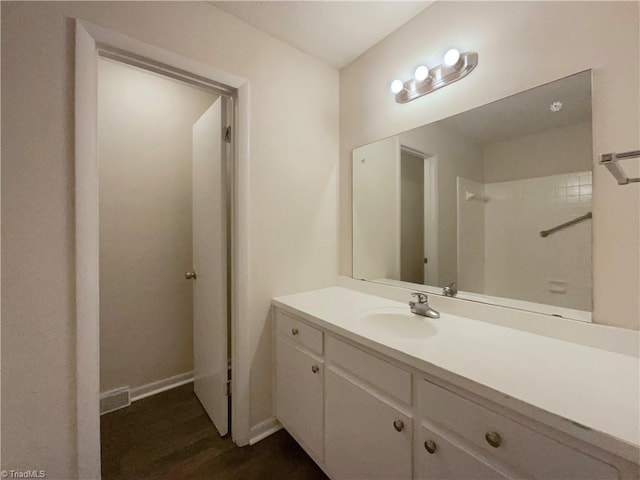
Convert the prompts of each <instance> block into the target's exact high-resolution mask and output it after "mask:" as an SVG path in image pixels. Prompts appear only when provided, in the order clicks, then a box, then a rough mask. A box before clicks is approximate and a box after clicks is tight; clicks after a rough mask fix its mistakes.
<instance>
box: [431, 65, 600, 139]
mask: <svg viewBox="0 0 640 480" xmlns="http://www.w3.org/2000/svg"><path fill="white" fill-rule="evenodd" d="M556 101H559V102H561V103H562V108H561V109H560V110H559V111H558V112H553V111H552V110H551V108H550V107H551V104H552V103H554V102H556ZM587 121H591V72H590V71H586V72H582V73H577V74H575V75H571V76H569V77H566V78H562V79H560V80H557V81H555V82H551V83H547V84H544V85H541V86H539V87H537V88H533V89H531V90H527V91H525V92H522V93H519V94H517V95H512V96H511V97H507V98H505V99H502V100H498V101H497V102H493V103H490V104H488V105H484V106H482V107H478V108H475V109H473V110H469V111H467V112H464V113H460V114H458V115H455V116H453V117H449V118H446V119H444V120H440V122H439V123H440V125H442V126H443V127H445V128H449V129H452V130H454V131H456V132H458V133H461V134H462V135H464V136H466V137H467V138H470V139H472V140H475V141H476V142H478V143H480V144H484V143H491V142H499V141H503V140H508V139H510V138H517V137H521V136H523V135H531V134H534V133H540V132H543V131H545V130H550V129H553V128H559V127H564V126H568V125H573V124H576V123H581V122H587Z"/></svg>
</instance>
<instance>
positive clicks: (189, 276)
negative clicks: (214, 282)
mask: <svg viewBox="0 0 640 480" xmlns="http://www.w3.org/2000/svg"><path fill="white" fill-rule="evenodd" d="M184 278H186V279H187V280H195V279H196V278H198V274H197V273H196V272H187V273H185V274H184Z"/></svg>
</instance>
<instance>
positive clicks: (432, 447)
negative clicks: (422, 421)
mask: <svg viewBox="0 0 640 480" xmlns="http://www.w3.org/2000/svg"><path fill="white" fill-rule="evenodd" d="M424 449H425V450H426V451H427V452H429V453H436V450H437V449H438V445H436V442H434V441H433V440H427V441H426V442H424Z"/></svg>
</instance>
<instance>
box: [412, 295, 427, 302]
mask: <svg viewBox="0 0 640 480" xmlns="http://www.w3.org/2000/svg"><path fill="white" fill-rule="evenodd" d="M411 296H413V297H416V298H417V299H418V303H425V304H426V303H427V301H428V300H427V294H426V293H422V292H413V293H411Z"/></svg>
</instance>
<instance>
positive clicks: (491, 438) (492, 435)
mask: <svg viewBox="0 0 640 480" xmlns="http://www.w3.org/2000/svg"><path fill="white" fill-rule="evenodd" d="M484 439H485V440H486V441H487V443H488V444H489V445H491V446H492V447H493V448H498V447H499V446H500V445H502V437H501V436H500V434H499V433H498V432H487V433H486V434H485V435H484Z"/></svg>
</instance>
